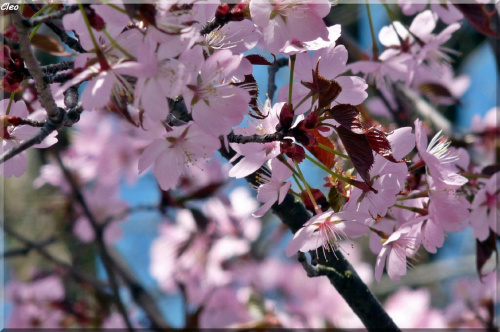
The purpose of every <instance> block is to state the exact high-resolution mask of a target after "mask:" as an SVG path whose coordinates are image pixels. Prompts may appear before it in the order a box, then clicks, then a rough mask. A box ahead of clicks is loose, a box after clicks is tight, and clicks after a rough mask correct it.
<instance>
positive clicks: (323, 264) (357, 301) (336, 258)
mask: <svg viewBox="0 0 500 332" xmlns="http://www.w3.org/2000/svg"><path fill="white" fill-rule="evenodd" d="M219 152H220V153H221V155H222V156H223V157H224V158H226V159H228V160H230V159H231V158H232V157H233V156H234V151H231V152H227V151H225V149H224V148H222V149H220V150H219ZM269 173H270V170H269V169H268V167H267V166H265V165H264V166H262V167H261V168H260V169H259V170H257V171H256V172H255V173H254V174H252V175H250V176H248V177H246V179H247V181H248V182H250V184H251V185H253V186H258V185H259V184H260V183H259V182H258V179H259V178H261V177H262V176H261V175H260V174H269ZM272 211H273V212H274V213H275V214H276V215H277V216H278V217H279V218H280V219H281V221H282V222H283V223H284V224H285V225H287V226H288V227H289V228H290V230H291V231H292V232H293V233H295V232H297V231H298V230H299V229H300V228H301V227H302V225H303V224H304V223H305V222H306V221H308V220H309V219H310V218H311V216H310V214H309V212H308V211H307V210H306V208H305V207H304V205H303V204H302V203H300V202H298V201H295V198H294V196H293V195H292V194H287V195H286V197H285V199H284V201H283V202H282V203H281V204H280V205H278V204H276V203H275V204H274V205H273V206H272ZM318 261H319V265H317V266H315V267H314V270H315V272H312V270H311V271H308V273H314V274H319V275H325V276H326V277H328V279H329V280H330V283H331V284H332V285H333V286H334V287H335V289H336V290H337V291H338V292H339V294H340V295H341V296H342V297H343V298H344V300H345V301H346V302H347V304H348V305H349V306H350V307H351V309H352V310H353V311H354V313H355V314H356V315H357V316H358V317H359V319H360V320H361V321H362V322H363V324H364V325H365V327H366V328H367V329H368V330H370V331H375V330H390V331H399V328H398V327H397V326H396V324H395V323H394V322H393V320H392V318H391V317H389V315H388V314H387V312H386V311H385V310H384V308H383V307H382V305H381V304H380V302H379V301H378V300H377V299H376V298H375V296H374V295H373V294H372V293H371V292H370V289H369V288H368V286H366V284H365V283H364V282H363V281H362V280H361V278H360V277H359V275H358V274H357V273H356V271H355V270H354V268H353V267H352V265H351V264H350V263H349V262H348V261H347V260H346V259H345V257H344V255H342V253H341V252H340V251H335V252H330V253H329V256H328V257H327V258H326V259H325V258H323V257H320V258H319V259H318ZM306 263H307V262H306ZM301 264H302V265H303V266H304V264H303V262H301ZM307 269H308V270H309V268H307ZM306 271H307V270H306Z"/></svg>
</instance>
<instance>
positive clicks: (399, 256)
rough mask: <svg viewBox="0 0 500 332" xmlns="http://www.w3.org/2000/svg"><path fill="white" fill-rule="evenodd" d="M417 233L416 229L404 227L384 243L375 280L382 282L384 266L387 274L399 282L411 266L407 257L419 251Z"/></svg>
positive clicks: (377, 264) (376, 268) (376, 266)
mask: <svg viewBox="0 0 500 332" xmlns="http://www.w3.org/2000/svg"><path fill="white" fill-rule="evenodd" d="M416 231H417V228H416V227H410V226H402V227H401V228H400V229H398V230H397V231H396V232H394V233H392V234H391V236H389V238H388V239H387V240H385V241H384V244H383V247H382V250H381V251H380V254H379V255H378V257H377V263H376V265H375V278H376V279H377V281H379V282H380V277H381V276H382V272H383V271H384V266H385V267H386V270H387V274H388V275H389V277H390V278H391V279H392V280H394V281H399V280H400V276H402V275H405V274H406V269H407V266H408V265H409V264H410V263H408V262H407V257H411V256H412V255H414V254H415V252H416V251H417V249H418V247H417V245H416V237H415V233H416ZM386 261H387V263H386ZM410 266H411V265H410Z"/></svg>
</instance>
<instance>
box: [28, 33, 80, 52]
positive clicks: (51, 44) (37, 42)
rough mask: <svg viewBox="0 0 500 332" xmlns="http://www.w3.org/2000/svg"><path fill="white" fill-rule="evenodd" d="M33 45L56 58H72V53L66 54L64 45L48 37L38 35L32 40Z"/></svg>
mask: <svg viewBox="0 0 500 332" xmlns="http://www.w3.org/2000/svg"><path fill="white" fill-rule="evenodd" d="M31 44H32V45H33V46H35V47H36V48H38V49H40V50H42V51H44V52H47V53H49V54H52V55H55V56H72V54H71V53H68V52H66V50H65V49H64V46H63V44H61V43H60V42H58V41H57V40H56V39H54V38H52V37H49V36H47V35H43V34H40V33H36V34H35V35H34V36H33V38H31Z"/></svg>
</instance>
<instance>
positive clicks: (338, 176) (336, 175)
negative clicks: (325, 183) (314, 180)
mask: <svg viewBox="0 0 500 332" xmlns="http://www.w3.org/2000/svg"><path fill="white" fill-rule="evenodd" d="M306 158H307V159H308V160H309V161H310V162H312V163H313V164H314V165H316V166H318V167H319V168H321V169H322V170H324V171H325V172H327V173H328V174H330V175H331V176H333V177H334V178H337V179H339V180H342V181H344V182H346V183H350V182H351V179H348V178H346V177H344V176H342V175H340V174H337V173H335V172H334V171H332V170H331V169H329V168H328V167H326V166H324V165H323V164H321V163H320V162H317V161H316V160H314V159H313V158H311V157H309V156H308V155H307V154H306Z"/></svg>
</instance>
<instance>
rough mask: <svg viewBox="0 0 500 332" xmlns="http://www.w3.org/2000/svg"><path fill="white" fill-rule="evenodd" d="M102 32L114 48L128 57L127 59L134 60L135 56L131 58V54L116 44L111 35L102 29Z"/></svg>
mask: <svg viewBox="0 0 500 332" xmlns="http://www.w3.org/2000/svg"><path fill="white" fill-rule="evenodd" d="M102 32H103V33H104V35H105V36H106V37H107V38H108V39H109V41H110V42H111V44H112V45H113V46H114V47H116V48H117V49H119V50H120V51H121V52H122V53H123V54H125V55H126V56H128V57H129V59H135V56H133V55H132V54H130V53H129V52H127V51H126V50H125V49H124V48H123V47H121V46H120V44H118V43H117V42H116V40H115V39H114V38H113V37H111V35H110V34H109V32H108V30H106V29H102Z"/></svg>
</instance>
